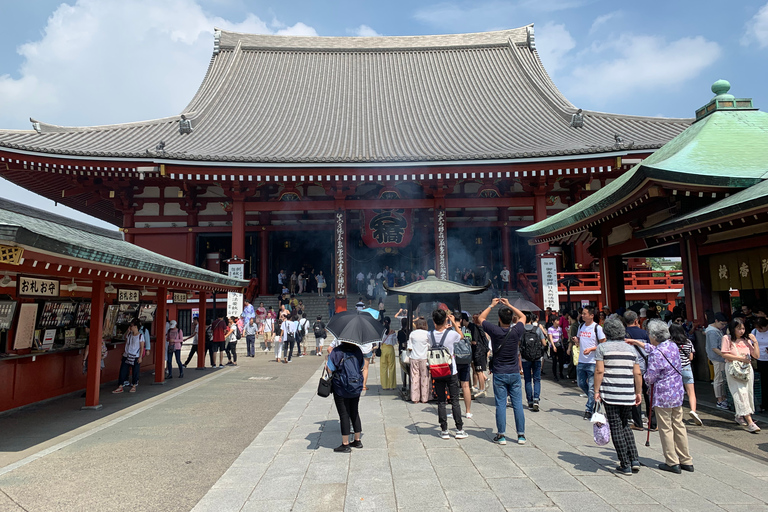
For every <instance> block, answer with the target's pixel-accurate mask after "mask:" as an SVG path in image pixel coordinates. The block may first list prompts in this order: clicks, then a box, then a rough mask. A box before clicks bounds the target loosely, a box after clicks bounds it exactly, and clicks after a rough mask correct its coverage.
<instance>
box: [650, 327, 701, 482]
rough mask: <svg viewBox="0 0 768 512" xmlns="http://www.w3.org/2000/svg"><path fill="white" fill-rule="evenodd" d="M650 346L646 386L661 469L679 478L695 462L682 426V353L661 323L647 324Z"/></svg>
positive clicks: (691, 470) (686, 433) (691, 467)
mask: <svg viewBox="0 0 768 512" xmlns="http://www.w3.org/2000/svg"><path fill="white" fill-rule="evenodd" d="M646 327H647V329H648V337H649V338H650V340H651V342H650V343H646V344H645V345H644V348H645V350H646V351H647V352H648V366H647V370H646V372H645V382H646V383H647V384H648V386H650V388H651V395H652V396H653V413H654V414H655V415H656V421H657V424H658V426H659V437H660V438H661V449H662V452H663V453H664V459H665V462H664V463H663V464H659V469H661V470H662V471H669V472H671V473H677V474H680V473H681V472H682V471H690V472H693V459H692V458H691V456H690V454H689V452H688V432H687V431H686V429H685V425H684V424H683V395H684V394H685V392H684V389H683V376H682V369H681V365H680V350H679V349H678V348H677V345H675V343H674V342H672V341H670V339H669V337H670V336H669V328H668V327H667V324H666V323H665V322H663V321H661V320H658V319H653V320H649V321H648V323H647V324H646Z"/></svg>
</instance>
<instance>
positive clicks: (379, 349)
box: [373, 345, 381, 357]
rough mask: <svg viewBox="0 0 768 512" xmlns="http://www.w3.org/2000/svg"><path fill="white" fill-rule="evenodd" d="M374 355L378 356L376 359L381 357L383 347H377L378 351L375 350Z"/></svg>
mask: <svg viewBox="0 0 768 512" xmlns="http://www.w3.org/2000/svg"><path fill="white" fill-rule="evenodd" d="M373 353H374V354H376V357H381V345H379V346H378V347H376V350H374V351H373Z"/></svg>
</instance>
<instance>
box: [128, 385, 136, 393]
mask: <svg viewBox="0 0 768 512" xmlns="http://www.w3.org/2000/svg"><path fill="white" fill-rule="evenodd" d="M128 392H129V393H135V392H136V386H131V389H130V390H128Z"/></svg>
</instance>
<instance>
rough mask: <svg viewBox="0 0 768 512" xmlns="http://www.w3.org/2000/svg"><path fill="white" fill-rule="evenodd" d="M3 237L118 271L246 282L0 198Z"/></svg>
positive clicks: (226, 284)
mask: <svg viewBox="0 0 768 512" xmlns="http://www.w3.org/2000/svg"><path fill="white" fill-rule="evenodd" d="M0 241H3V242H4V243H8V242H11V243H14V244H18V245H20V246H24V247H29V248H30V249H35V250H38V251H45V252H49V253H52V254H56V255H59V256H61V257H64V258H71V259H75V260H84V261H88V262H91V263H96V264H101V265H109V266H113V267H117V269H118V272H125V273H126V274H129V273H131V271H142V272H149V273H154V274H158V276H163V277H173V278H179V279H185V280H194V281H200V282H202V283H204V284H206V285H209V286H213V287H215V288H218V289H221V290H227V291H233V290H234V289H238V288H244V287H246V286H248V281H244V280H242V279H234V278H231V277H228V276H225V275H222V274H218V273H216V272H211V271H209V270H205V269H202V268H198V267H195V266H193V265H189V264H186V263H182V262H180V261H178V260H175V259H173V258H168V257H166V256H163V255H161V254H157V253H155V252H152V251H150V250H147V249H144V248H142V247H139V246H138V245H134V244H132V243H130V242H126V241H124V240H123V235H122V233H120V232H119V231H110V230H108V229H103V228H99V227H95V226H92V225H90V224H86V223H83V222H78V221H75V220H72V219H69V218H67V217H62V216H60V215H55V214H53V213H49V212H46V211H44V210H39V209H37V208H32V207H30V206H27V205H24V204H20V203H16V202H14V201H9V200H7V199H1V198H0Z"/></svg>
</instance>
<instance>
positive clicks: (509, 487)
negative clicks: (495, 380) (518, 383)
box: [194, 363, 768, 512]
mask: <svg viewBox="0 0 768 512" xmlns="http://www.w3.org/2000/svg"><path fill="white" fill-rule="evenodd" d="M378 370H379V364H378V363H377V364H376V365H374V366H372V367H371V372H370V376H369V388H370V390H369V391H367V392H366V394H365V395H364V396H363V397H362V398H361V400H360V412H361V417H362V423H363V438H362V440H363V444H364V448H363V449H362V450H353V452H352V453H351V454H339V453H334V452H333V448H334V447H336V446H338V445H339V444H340V443H341V436H340V432H339V422H338V416H337V413H336V410H335V407H334V405H333V400H332V397H331V398H327V399H323V398H320V397H318V396H316V394H315V391H316V386H317V380H318V379H319V377H320V370H319V369H318V371H317V373H316V374H315V375H314V376H313V377H312V378H310V379H309V381H308V382H307V383H306V384H305V385H304V386H303V387H302V388H301V390H300V391H299V392H297V393H296V395H295V396H294V397H293V398H292V399H291V400H289V401H288V403H287V404H286V405H285V406H284V407H283V409H282V410H281V411H280V412H279V413H278V414H277V415H276V416H275V417H274V419H273V420H272V421H271V422H270V423H269V424H267V426H266V427H265V428H264V430H263V431H262V432H261V433H260V434H259V435H258V436H257V437H256V439H254V441H253V443H251V445H250V446H249V447H248V448H246V449H245V450H244V451H243V452H242V454H241V455H240V457H238V458H237V460H236V461H235V462H234V463H233V464H232V466H231V467H230V469H229V470H228V471H226V472H225V474H224V475H223V476H222V477H221V479H220V480H219V481H218V482H217V483H216V484H215V485H214V486H213V487H212V488H211V490H210V491H209V492H208V493H207V494H206V495H205V496H204V497H203V499H202V500H201V501H200V502H199V503H198V504H197V506H196V507H195V508H194V511H195V512H207V511H221V510H238V511H249V512H250V511H272V510H276V511H277V510H293V511H304V510H312V511H324V510H328V511H338V510H345V511H369V510H393V511H394V510H399V511H410V510H418V511H425V510H429V511H430V512H431V511H441V510H451V511H456V512H458V511H464V510H467V511H478V510H482V511H483V512H490V511H497V510H499V511H502V510H542V511H544V510H546V511H558V510H561V511H571V510H573V511H585V510H588V511H601V510H633V511H635V510H640V509H643V510H654V511H656V510H678V511H686V510H691V511H693V510H696V511H704V510H707V511H709V510H732V511H736V510H749V511H756V510H768V505H766V502H767V501H768V485H766V484H767V483H768V465H765V464H762V463H760V462H757V461H755V460H753V459H751V458H749V457H745V456H743V455H740V454H737V453H733V452H729V451H728V450H726V449H725V448H723V447H720V446H716V445H714V444H711V443H709V442H706V441H702V440H699V439H696V438H690V439H689V442H690V447H691V452H692V455H693V457H694V465H695V468H696V471H695V473H684V474H682V475H673V474H669V473H664V472H661V471H659V470H657V469H654V468H655V467H656V465H657V464H658V463H659V462H663V458H662V456H661V448H660V443H659V439H658V434H651V446H650V447H645V434H644V433H643V434H641V433H640V432H636V440H637V445H638V449H639V452H640V460H641V463H643V464H645V465H647V466H649V467H643V468H642V469H641V470H640V472H639V473H638V474H634V475H632V476H623V475H621V476H620V475H618V474H617V473H616V472H615V471H614V468H615V466H616V461H617V459H616V455H615V452H614V450H613V446H612V445H608V446H606V447H599V446H596V445H595V444H594V442H593V440H592V426H591V424H590V423H589V422H587V421H584V420H583V419H582V414H583V411H584V403H585V399H584V398H583V397H580V396H579V394H578V391H576V390H574V389H573V388H565V387H561V386H559V385H557V384H554V383H552V382H549V381H544V382H542V402H541V406H542V407H541V409H542V410H541V411H540V412H537V413H533V412H529V411H527V410H526V434H527V436H528V443H527V444H526V445H524V446H520V445H517V444H516V442H515V441H513V440H510V441H509V443H508V444H507V445H506V446H498V445H496V444H493V442H492V438H493V435H494V433H495V432H494V431H495V409H494V407H493V398H492V397H489V398H484V399H481V400H480V401H475V402H473V403H472V412H473V415H474V416H473V418H471V419H465V421H464V425H465V426H464V429H465V430H466V431H467V432H468V434H469V438H468V439H464V440H456V439H454V438H451V439H450V440H443V439H440V438H439V437H438V435H437V434H438V430H439V427H438V425H437V408H436V405H435V404H418V405H417V404H411V403H406V402H404V401H403V400H402V399H400V398H399V396H397V395H396V394H395V393H394V392H392V391H382V390H381V388H380V386H379V385H378V382H379V375H378ZM398 373H399V372H398ZM398 378H399V375H398ZM463 410H464V407H463V403H462V411H463ZM448 421H449V427H451V428H453V427H454V425H453V422H452V420H451V419H449V420H448ZM508 424H511V425H514V423H513V414H512V412H511V409H508ZM513 429H514V428H513ZM508 430H509V428H508ZM453 431H455V430H453Z"/></svg>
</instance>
